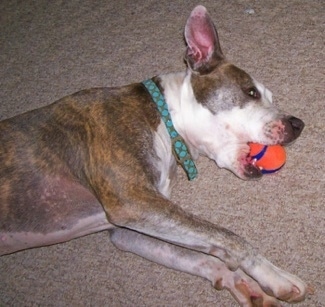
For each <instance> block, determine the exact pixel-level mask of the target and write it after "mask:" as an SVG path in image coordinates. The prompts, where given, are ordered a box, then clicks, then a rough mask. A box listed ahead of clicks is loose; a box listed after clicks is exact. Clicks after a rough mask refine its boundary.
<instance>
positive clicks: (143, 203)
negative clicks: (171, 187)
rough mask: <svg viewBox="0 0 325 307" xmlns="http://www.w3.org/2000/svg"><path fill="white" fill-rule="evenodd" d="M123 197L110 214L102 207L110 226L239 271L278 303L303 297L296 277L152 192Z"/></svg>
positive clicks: (226, 232) (241, 241) (132, 191)
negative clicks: (175, 247) (198, 255)
mask: <svg viewBox="0 0 325 307" xmlns="http://www.w3.org/2000/svg"><path fill="white" fill-rule="evenodd" d="M127 194H128V197H126V198H125V195H124V199H123V201H124V202H123V204H121V203H120V204H118V205H117V204H115V206H114V207H112V208H111V209H113V210H111V213H109V209H110V208H109V206H108V207H105V205H104V207H105V210H106V212H107V215H108V218H109V220H110V222H112V223H113V224H115V225H117V226H121V227H125V228H129V229H132V230H136V231H138V232H140V233H143V234H146V235H149V236H152V237H156V238H158V239H161V240H164V241H167V242H171V243H173V244H175V245H179V246H183V247H186V248H188V249H191V250H196V251H199V252H203V253H205V254H209V255H212V256H215V257H218V258H219V259H221V260H222V261H223V262H224V263H225V264H226V266H227V267H228V268H229V269H230V270H232V271H235V270H237V269H238V268H240V269H241V270H242V271H244V272H245V273H246V274H247V275H249V276H251V277H252V278H253V279H255V280H256V281H257V283H258V284H259V285H260V287H261V288H262V289H263V291H264V292H265V293H267V294H268V295H271V296H274V297H276V298H278V299H280V300H285V301H288V302H296V301H301V300H303V299H304V298H305V295H306V292H307V287H306V285H305V284H304V283H303V282H302V281H301V280H300V279H299V278H297V277H296V276H293V275H291V274H289V273H286V272H284V271H282V270H281V269H279V268H277V267H276V266H274V265H273V264H271V263H270V262H268V261H267V260H266V259H265V258H263V257H262V256H260V255H259V254H258V253H257V252H256V251H255V250H254V248H253V247H252V246H251V245H250V244H248V243H247V242H246V241H245V240H244V239H242V238H241V237H239V236H237V235H235V234H234V233H233V232H231V231H229V230H227V229H225V228H222V227H219V226H217V225H214V224H211V223H209V222H207V221H203V220H200V219H199V218H197V217H194V216H192V215H189V214H187V213H186V212H184V211H183V210H182V209H181V208H179V207H178V206H176V205H175V204H173V203H172V202H170V201H169V200H167V199H166V198H164V197H162V196H160V195H159V193H158V192H155V191H154V190H149V189H148V188H146V189H144V188H142V189H140V190H139V186H138V187H132V188H130V187H129V188H128V193H127ZM102 203H104V204H105V203H106V202H102ZM112 211H113V212H112Z"/></svg>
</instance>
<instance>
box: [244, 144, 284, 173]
mask: <svg viewBox="0 0 325 307" xmlns="http://www.w3.org/2000/svg"><path fill="white" fill-rule="evenodd" d="M248 145H249V147H250V154H249V156H250V157H251V158H252V159H253V160H255V161H256V162H255V165H256V166H258V167H259V168H260V169H261V172H262V174H271V173H275V172H277V171H278V170H280V169H281V167H282V166H283V165H284V164H285V162H286V152H285V149H284V147H283V146H281V145H270V146H267V145H262V144H257V143H249V144H248Z"/></svg>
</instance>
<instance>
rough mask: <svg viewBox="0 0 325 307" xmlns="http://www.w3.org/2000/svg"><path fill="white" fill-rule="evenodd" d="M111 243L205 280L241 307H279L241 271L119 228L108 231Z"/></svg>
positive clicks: (199, 254) (200, 254) (199, 253)
mask: <svg viewBox="0 0 325 307" xmlns="http://www.w3.org/2000/svg"><path fill="white" fill-rule="evenodd" d="M111 241H112V242H113V244H114V245H115V246H116V247H117V248H119V249H121V250H124V251H128V252H132V253H134V254H137V255H139V256H141V257H143V258H146V259H148V260H150V261H153V262H156V263H158V264H162V265H164V266H166V267H168V268H171V269H174V270H178V271H182V272H186V273H189V274H192V275H195V276H200V277H203V278H205V279H208V280H210V281H211V283H212V285H213V286H214V287H215V288H216V289H217V290H222V289H227V290H229V291H230V293H231V294H232V295H233V296H234V298H235V299H236V300H237V301H238V302H239V303H240V305H241V306H247V307H248V306H274V307H275V306H280V303H279V302H278V301H277V300H276V299H275V298H273V297H270V296H269V295H267V294H266V293H265V292H264V291H263V290H262V289H261V288H260V286H259V285H258V284H257V283H256V281H255V280H253V279H252V278H250V277H249V276H248V275H246V274H245V273H244V272H243V271H242V270H240V269H238V270H237V271H234V272H233V271H231V270H229V269H228V268H227V266H226V265H225V264H224V262H222V261H220V260H219V259H218V258H216V257H212V256H209V255H207V254H204V253H201V252H196V251H193V250H189V249H187V248H182V247H179V246H176V245H173V244H170V243H167V242H164V241H161V240H158V239H155V238H152V237H149V236H146V235H143V234H140V233H138V232H135V231H131V230H128V229H122V228H115V229H114V230H112V231H111Z"/></svg>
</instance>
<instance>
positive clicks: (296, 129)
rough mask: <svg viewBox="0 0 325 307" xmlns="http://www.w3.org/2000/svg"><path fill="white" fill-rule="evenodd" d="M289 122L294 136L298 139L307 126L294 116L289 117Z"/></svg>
mask: <svg viewBox="0 0 325 307" xmlns="http://www.w3.org/2000/svg"><path fill="white" fill-rule="evenodd" d="M288 121H289V123H290V124H291V127H292V130H293V134H294V136H295V139H296V138H297V137H298V136H299V135H300V133H301V131H302V130H303V129H304V127H305V124H304V122H303V121H302V120H301V119H299V118H297V117H294V116H291V117H289V118H288Z"/></svg>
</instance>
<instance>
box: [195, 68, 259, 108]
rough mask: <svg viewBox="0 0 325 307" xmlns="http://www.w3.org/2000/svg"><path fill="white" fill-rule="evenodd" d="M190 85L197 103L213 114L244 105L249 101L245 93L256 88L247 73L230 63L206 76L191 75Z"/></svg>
mask: <svg viewBox="0 0 325 307" xmlns="http://www.w3.org/2000/svg"><path fill="white" fill-rule="evenodd" d="M191 84H192V87H193V93H194V96H195V98H196V100H197V102H199V103H201V104H202V105H204V106H206V107H208V108H209V109H210V110H211V111H212V112H213V113H215V112H217V111H219V110H223V109H229V108H230V107H232V106H234V105H237V106H242V105H244V104H245V103H246V102H248V101H249V100H250V97H249V96H247V95H246V93H247V92H248V91H249V89H251V88H254V87H256V84H255V81H254V79H253V78H252V77H251V76H250V75H249V74H248V73H246V72H245V71H244V70H242V69H240V68H238V67H237V66H235V65H233V64H231V63H225V64H222V65H219V66H218V67H217V68H216V69H215V70H214V71H213V72H211V73H210V74H207V75H195V74H193V75H192V78H191Z"/></svg>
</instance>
